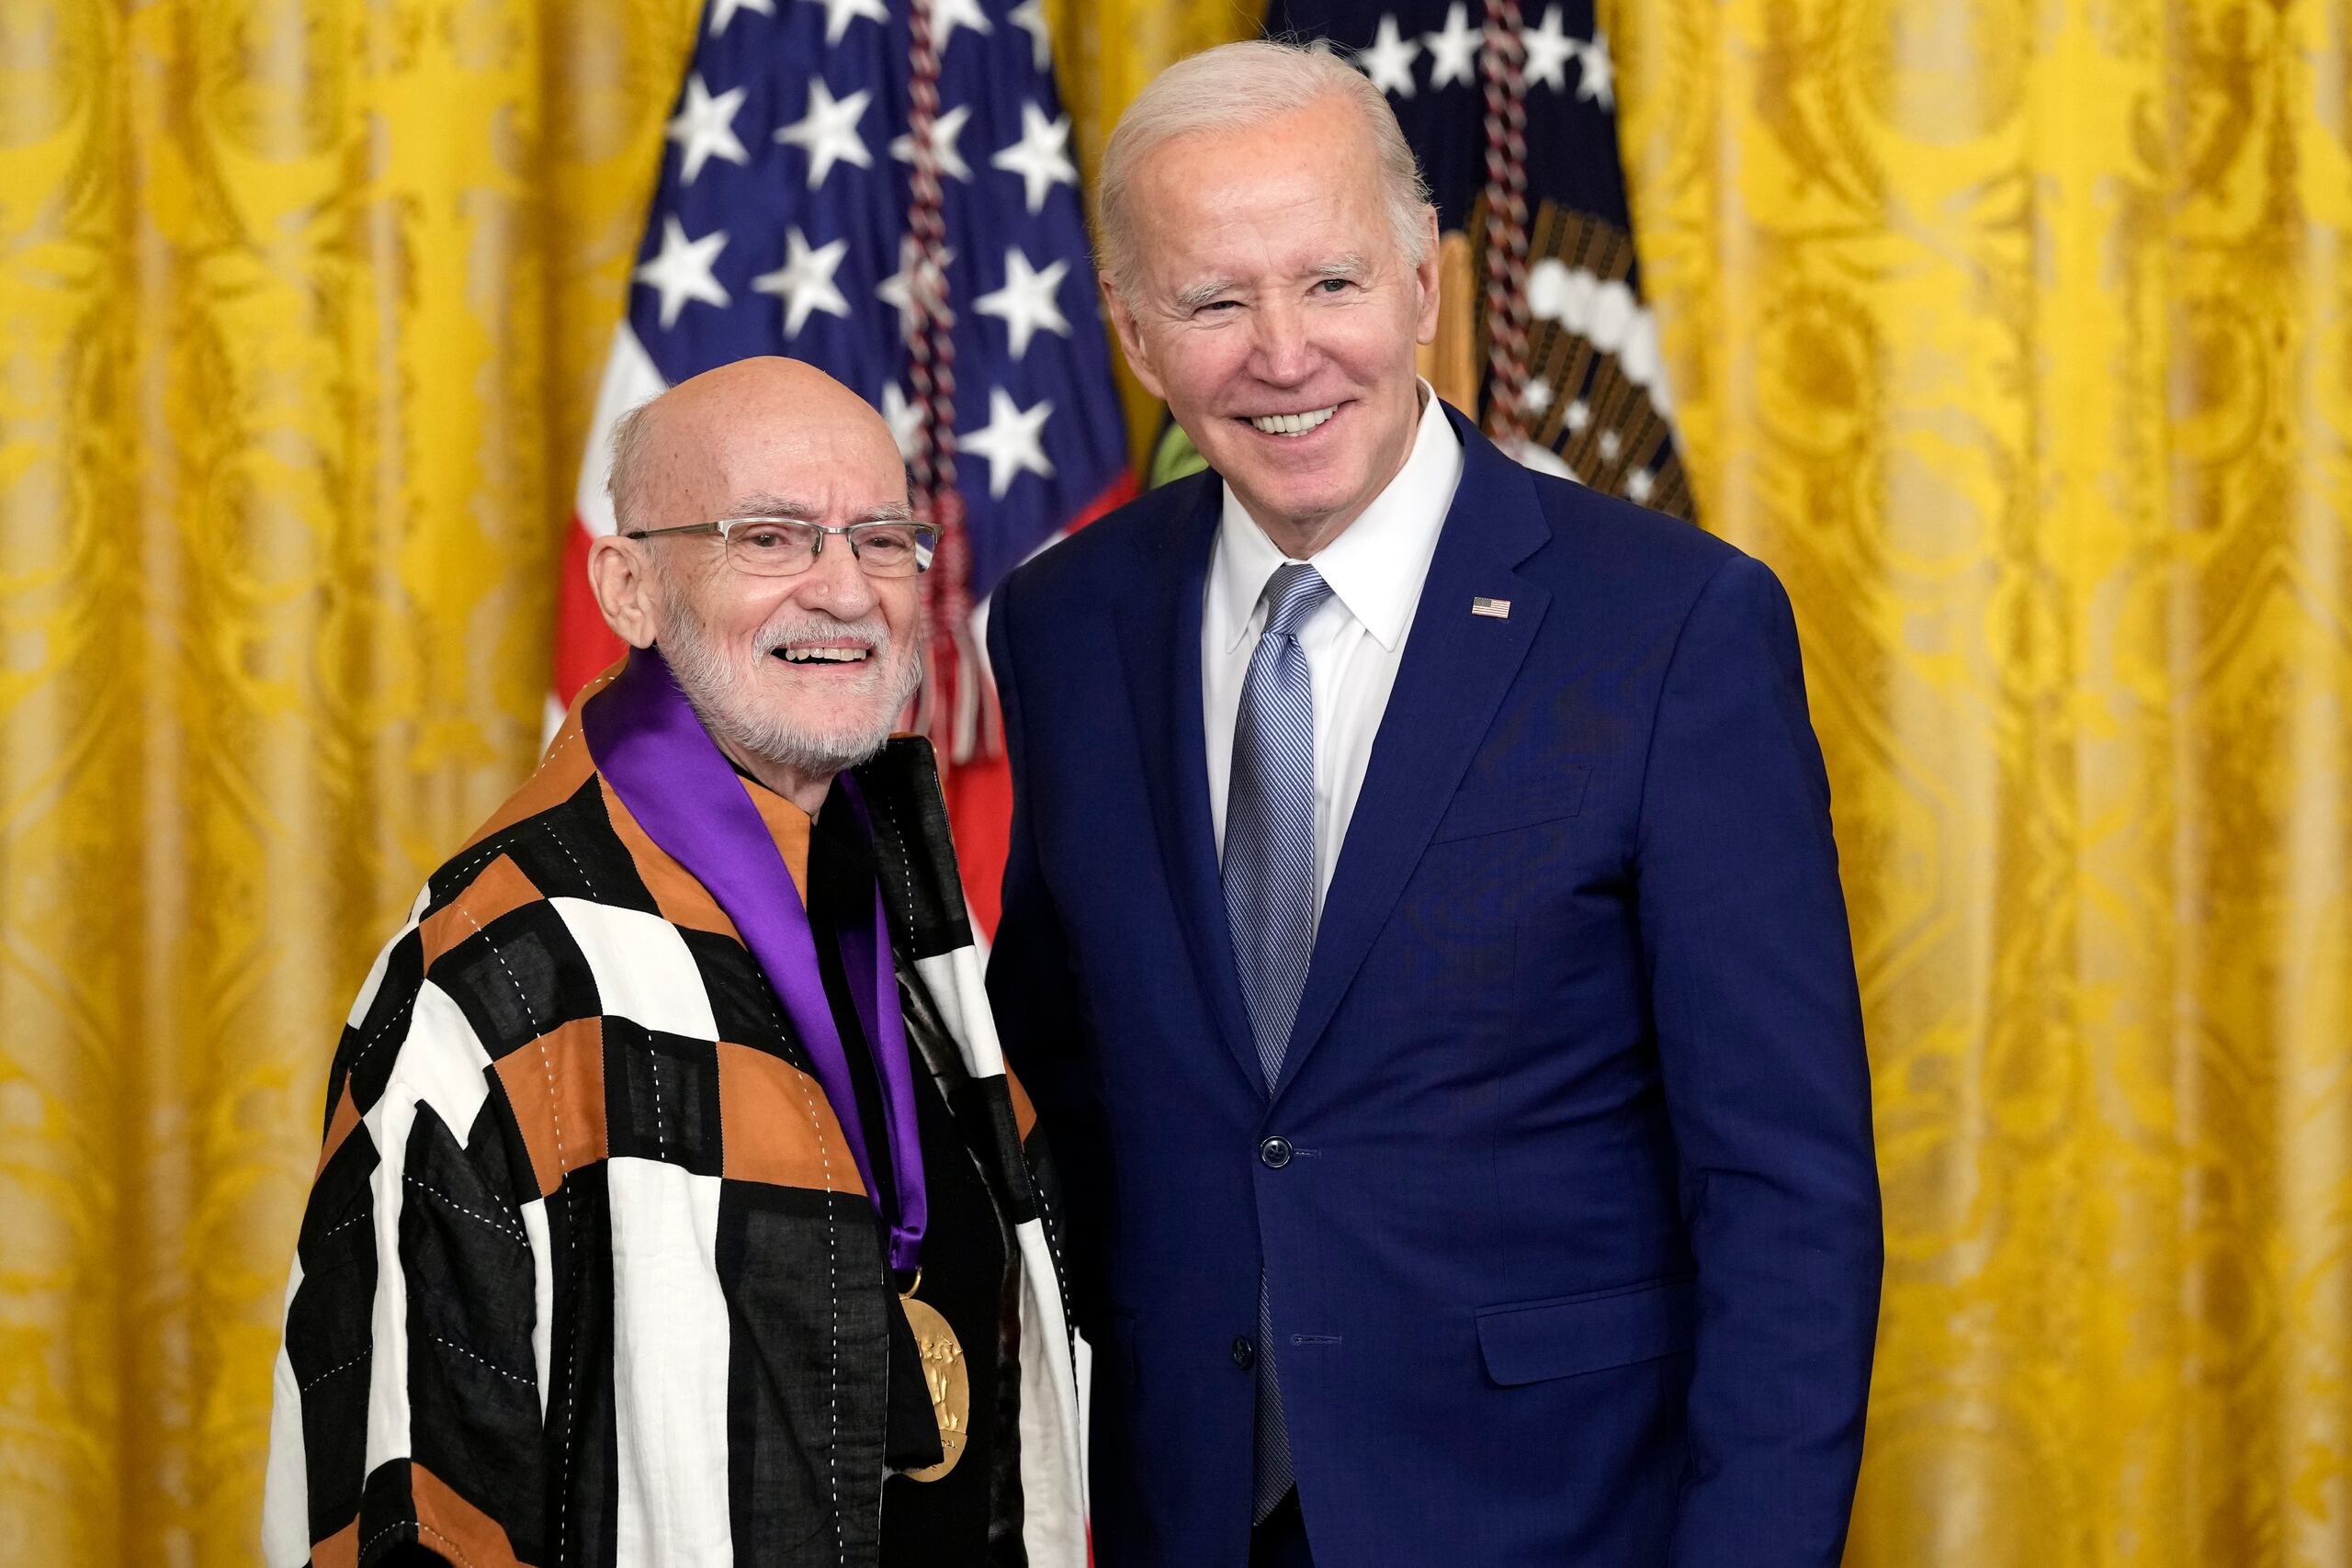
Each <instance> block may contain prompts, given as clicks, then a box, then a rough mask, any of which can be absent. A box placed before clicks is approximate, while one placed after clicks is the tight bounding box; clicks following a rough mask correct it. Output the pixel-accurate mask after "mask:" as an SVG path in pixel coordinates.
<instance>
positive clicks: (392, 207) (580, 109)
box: [0, 0, 692, 1568]
mask: <svg viewBox="0 0 2352 1568" xmlns="http://www.w3.org/2000/svg"><path fill="white" fill-rule="evenodd" d="M690 11H691V5H690V4H681V3H680V0H570V3H568V4H566V5H564V6H560V7H559V6H547V5H541V4H533V3H527V0H431V3H427V0H376V3H362V0H307V3H302V0H142V3H135V4H131V3H126V4H96V3H88V0H65V3H62V4H57V5H40V4H32V5H27V4H23V3H18V0H6V3H0V1521H5V1526H0V1562H6V1563H12V1564H13V1563H22V1564H27V1565H33V1564H39V1565H40V1568H58V1565H64V1564H74V1565H80V1564H94V1565H108V1568H111V1565H113V1564H118V1563H120V1564H131V1563H140V1564H146V1563H162V1562H174V1563H185V1564H197V1563H202V1564H224V1565H225V1564H230V1563H238V1564H243V1563H248V1562H252V1561H253V1560H254V1551H255V1541H256V1540H257V1518H258V1512H259V1507H260V1495H261V1461H262V1454H263V1444H264V1440H265V1428H266V1410H267V1400H268V1393H269V1370H270V1364H271V1360H272V1359H273V1357H274V1356H275V1354H276V1349H275V1346H276V1340H277V1322H278V1316H279V1311H280V1306H281V1302H282V1293H283V1292H284V1288H285V1271H286V1264H287V1259H288V1257H289V1256H290V1254H289V1253H288V1238H289V1237H290V1236H291V1235H292V1234H293V1225H294V1223H295V1221H296V1218H297V1216H298V1214H299V1213H300V1202H301V1198H302V1193H303V1190H304V1188H305V1186H306V1184H307V1181H308V1179H309V1175H310V1169H311V1162H312V1160H313V1159H314V1158H315V1157H316V1151H317V1147H318V1134H319V1130H320V1125H321V1109H322V1108H321V1096H322V1087H321V1086H322V1083H323V1081H324V1079H323V1076H322V1075H323V1072H324V1066H325V1062H326V1059H327V1055H328V1053H329V1052H330V1051H331V1049H332V1041H333V1039H334V1026H335V1025H336V1024H337V1023H338V1022H339V1021H340V1020H341V1017H342V1014H343V1012H344V1010H345V1008H346V1007H347V1006H348V1005H349V1003H350V999H351V996H352V993H353V991H354V990H355V989H356V985H357V983H358V980H359V978H360V976H361V975H362V974H364V973H365V970H366V967H367V964H368V956H369V954H370V953H371V952H372V950H373V949H374V948H375V947H376V946H377V945H378V944H379V943H380V942H382V941H383V940H384V938H385V937H386V936H387V935H389V934H390V931H391V930H392V929H393V927H394V926H395V925H396V924H397V923H398V920H399V917H400V915H401V911H402V910H403V909H404V908H405V907H406V905H407V903H408V900H409V899H410V897H412V896H413V894H414V892H415V889H416V886H417V885H418V881H419V878H420V877H421V875H422V874H423V873H424V871H425V870H426V869H428V868H429V867H430V866H431V865H432V864H434V863H435V862H436V861H437V860H438V859H440V858H441V856H442V855H444V854H445V853H447V851H448V850H449V848H450V847H451V846H452V845H454V844H456V843H458V841H459V840H461V839H462V838H463V837H464V836H465V834H466V833H467V832H468V831H469V829H471V828H472V827H473V825H474V824H475V823H476V822H477V821H479V820H480V819H481V817H482V816H483V815H485V814H486V813H487V811H488V810H489V808H490V807H492V806H494V805H495V804H496V803H497V802H498V801H499V800H500V799H501V798H502V797H503V796H504V795H505V794H506V793H507V792H508V790H509V789H511V788H512V786H513V784H514V782H515V779H516V777H517V776H518V775H519V773H520V772H522V771H523V770H524V769H526V766H527V763H528V760H529V758H530V757H531V755H532V753H533V751H534V750H536V745H537V732H538V728H539V723H540V713H541V709H542V705H543V704H544V701H545V688H546V685H547V679H548V641H549V635H550V619H549V617H550V610H551V604H552V590H553V586H554V582H553V578H552V572H553V570H554V567H555V561H556V549H557V546H558V544H559V543H560V539H561V535H560V532H559V531H558V530H559V526H560V523H561V522H562V520H563V518H564V516H565V513H566V512H567V510H568V504H569V497H570V495H571V490H572V484H573V476H574V474H575V472H576V470H577V464H578V449H579V443H580V440H581V431H582V425H583V424H584V423H585V420H586V416H587V413H588V412H589V407H590V404H591V401H592V400H593V397H594V388H595V383H596V378H597V376H598V373H599V370H600V369H601V367H602V364H603V360H604V355H605V346H606V344H607V343H608V342H609V340H610V336H611V333H612V323H613V321H614V315H615V310H616V304H617V301H618V300H619V299H620V295H621V287H622V280H623V278H625V276H627V273H628V265H629V263H630V261H631V260H632V258H633V255H634V253H635V249H636V244H637V239H638V233H639V225H640V224H641V223H642V221H643V218H642V206H643V202H644V199H645V197H646V195H647V193H648V192H649V190H650V186H651V182H652V174H653V169H654V159H653V154H654V151H655V148H656V147H657V145H658V142H659V138H660V135H661V128H662V120H663V118H665V116H666V112H667V109H668V106H669V102H670V99H671V96H672V95H673V94H674V93H675V92H676V90H677V80H676V77H677V65H678V61H679V60H680V58H681V53H680V51H681V50H682V49H683V47H684V43H685V41H686V39H687V30H688V29H690V28H691V27H692V20H691V16H690Z"/></svg>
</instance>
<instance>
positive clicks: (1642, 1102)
mask: <svg viewBox="0 0 2352 1568" xmlns="http://www.w3.org/2000/svg"><path fill="white" fill-rule="evenodd" d="M1455 426H1456V429H1457V430H1458V431H1459V432H1460V434H1461V435H1462V439H1463V443H1464V448H1465V452H1464V470H1463V475H1462V482H1461V486H1460V489H1459V491H1457V492H1456V495H1455V497H1454V502H1453V510H1452V512H1451V513H1449V514H1448V516H1447V518H1446V522H1445V526H1444V530H1443V533H1442V536H1441V537H1440V541H1439V544H1438V547H1437V553H1436V557H1435V558H1434V560H1433V561H1432V562H1431V564H1430V573H1429V580H1428V582H1427V585H1426V587H1425V589H1424V591H1423V592H1422V595H1421V599H1420V604H1419V610H1418V611H1417V613H1416V615H1415V617H1414V621H1413V626H1412V630H1411V633H1410V635H1409V637H1408V640H1407V642H1406V645H1405V653H1404V659H1403V662H1402V665H1401V667H1400V669H1399V671H1398V674H1397V682H1396V686H1395V689H1394V691H1393V693H1392V694H1391V695H1390V698H1389V701H1388V707H1387V711H1386V713H1385V716H1384V718H1383V721H1382V724H1381V727H1380V730H1379V734H1378V738H1377V739H1376V741H1375V742H1374V749H1373V754H1372V759H1371V763H1370V768H1369V772H1368V773H1367V775H1366V777H1365V780H1364V785H1363V793H1362V795H1361V797H1360V799H1359V801H1358V803H1357V806H1356V808H1355V814H1354V816H1353V818H1351V821H1350V823H1349V827H1348V833H1347V840H1346V843H1345V847H1344V848H1343V850H1342V851H1341V853H1340V861H1339V865H1338V867H1337V869H1336V872H1335V874H1334V875H1333V878H1332V881H1331V886H1330V891H1329V896H1328V897H1327V900H1326V902H1325V905H1324V908H1323V914H1322V918H1321V922H1320V925H1319V927H1318V930H1317V937H1316V946H1315V953H1314V958H1313V962H1312V964H1311V965H1310V968H1309V971H1308V975H1307V978H1306V994H1305V997H1304V998H1303V999H1302V1001H1301V1002H1300V1005H1299V1011H1298V1021H1297V1025H1296V1028H1295V1032H1293V1034H1292V1037H1291V1041H1290V1045H1289V1049H1288V1055H1286V1056H1285V1058H1284V1061H1283V1075H1282V1080H1281V1082H1280V1084H1279V1085H1278V1086H1277V1088H1276V1089H1275V1090H1274V1092H1273V1093H1272V1094H1271V1095H1270V1094H1269V1093H1268V1092H1267V1090H1266V1089H1265V1086H1264V1083H1263V1081H1262V1077H1261V1073H1260V1070H1259V1067H1258V1060H1257V1055H1256V1053H1255V1051H1254V1049H1253V1047H1252V1044H1251V1038H1250V1026H1249V1020H1248V1017H1247V1015H1246V1013H1245V1011H1244V1009H1243V1004H1242V998H1241V988H1240V983H1239V980H1238V976H1237V971H1236V969H1235V965H1234V960H1233V953H1232V944H1231V941H1230V938H1229V935H1228V932H1227V921H1226V913H1225V899H1224V896H1223V892H1222V889H1221V886H1220V884H1219V881H1218V872H1217V857H1216V845H1215V841H1214V839H1213V836H1212V833H1211V829H1210V820H1209V794H1208V781H1207V778H1206V773H1205V764H1204V761H1203V756H1204V753H1203V748H1202V718H1201V673H1200V671H1201V614H1202V599H1203V592H1204V583H1205V581H1206V576H1207V571H1208V565H1209V559H1210V554H1211V549H1212V546H1213V543H1214V540H1215V537H1216V523H1217V514H1218V507H1219V502H1220V497H1221V494H1222V491H1221V488H1220V483H1219V481H1218V480H1217V479H1216V478H1215V477H1214V476H1213V475H1202V476H1200V477H1198V478H1196V479H1189V480H1185V481H1183V482H1182V483H1179V484H1175V485H1171V486H1170V487H1168V488H1167V489H1165V490H1162V491H1157V492H1155V493H1153V494H1151V495H1148V496H1146V497H1145V498H1143V499H1142V500H1139V501H1137V502H1134V503H1132V504H1130V505H1128V506H1127V507H1125V508H1124V509H1122V510H1121V511H1120V512H1118V513H1114V515H1112V516H1110V517H1107V518H1105V519H1103V521H1102V522H1099V523H1097V524H1095V525H1093V526H1092V527H1091V528H1088V529H1086V530H1085V531H1083V532H1082V533H1080V535H1078V536H1076V537H1074V538H1072V539H1070V540H1069V541H1068V542H1066V543H1064V544H1061V545H1059V546H1057V547H1055V548H1053V549H1051V550H1048V551H1046V553H1045V554H1044V555H1042V556H1040V557H1039V558H1037V559H1036V560H1035V561H1033V562H1032V563H1030V564H1029V565H1028V566H1026V567H1024V568H1023V569H1022V570H1020V571H1018V572H1016V573H1014V574H1013V576H1012V579H1011V581H1009V582H1007V583H1006V584H1005V585H1004V586H1003V587H1002V588H1001V589H1000V590H999V592H998V594H997V597H996V601H995V607H994V610H993V612H992V619H991V624H990V626H989V647H990V649H991V653H992V656H993V662H994V667H995V673H996V679H997V682H998V686H999V689H1000V691H1001V694H1002V696H1003V703H1004V711H1005V716H1006V721H1007V726H1008V730H1009V734H1010V737H1011V746H1012V766H1013V781H1014V789H1015V796H1014V798H1015V808H1014V818H1013V830H1012V859H1011V863H1010V865H1009V867H1008V869H1007V872H1006V876H1005V885H1004V912H1003V919H1002V926H1001V931H1000V933H999V936H998V939H997V943H996V949H995V954H994V958H993V961H992V964H991V966H990V970H989V994H990V998H991V999H992V1001H993V1003H994V1006H995V1009H996V1012H997V1017H998V1021H999V1027H1000V1029H1001V1032H1002V1034H1003V1037H1004V1043H1005V1046H1006V1051H1007V1054H1008V1055H1009V1056H1010V1058H1011V1059H1012V1063H1013V1065H1014V1067H1015V1070H1016V1071H1017V1072H1018V1073H1019V1074H1020V1075H1021V1076H1022V1077H1023V1080H1024V1081H1025V1083H1026V1084H1027V1085H1028V1087H1029V1089H1030V1090H1031V1092H1032V1093H1033V1095H1035V1098H1036V1099H1037V1100H1038V1101H1039V1102H1040V1110H1041V1113H1042V1115H1043V1116H1044V1118H1045V1122H1044V1125H1045V1130H1046V1137H1047V1139H1048V1141H1049V1142H1050V1143H1051V1144H1052V1145H1053V1146H1054V1148H1055V1150H1056V1152H1057V1156H1059V1161H1060V1165H1061V1168H1062V1171H1063V1175H1064V1179H1065V1181H1066V1184H1067V1186H1066V1191H1065V1194H1064V1199H1063V1202H1062V1204H1061V1207H1062V1210H1063V1213H1061V1214H1059V1215H1056V1216H1054V1217H1055V1218H1056V1219H1057V1220H1062V1221H1066V1223H1067V1224H1068V1226H1069V1231H1070V1235H1069V1255H1070V1257H1071V1258H1073V1259H1074V1266H1075V1268H1076V1269H1077V1270H1078V1274H1077V1278H1076V1279H1075V1280H1073V1281H1072V1284H1073V1289H1074V1292H1075V1293H1076V1296H1077V1299H1078V1303H1079V1313H1080V1322H1081V1324H1082V1325H1083V1326H1084V1328H1085V1330H1086V1333H1087V1336H1088V1337H1089V1339H1090V1340H1091V1341H1092V1343H1093V1344H1094V1346H1095V1347H1096V1361H1095V1378H1094V1406H1093V1408H1094V1436H1093V1452H1092V1475H1093V1490H1092V1502H1093V1509H1094V1527H1095V1543H1096V1550H1097V1553H1098V1560H1099V1561H1100V1562H1102V1563H1103V1568H1142V1565H1151V1568H1160V1565H1166V1568H1222V1565H1228V1564H1229V1565H1233V1568H1239V1565H1240V1564H1241V1563H1242V1562H1244V1561H1245V1559H1246V1557H1247V1552H1248V1537H1249V1529H1250V1430H1251V1419H1252V1417H1251V1410H1252V1402H1253V1392H1252V1391H1253V1380H1252V1375H1251V1372H1250V1368H1249V1365H1248V1363H1249V1361H1250V1358H1251V1356H1252V1355H1253V1354H1255V1353H1256V1352H1257V1347H1256V1346H1255V1344H1254V1343H1253V1339H1252V1337H1253V1335H1254V1334H1255V1330H1256V1317H1257V1292H1258V1280H1259V1273H1260V1270H1261V1268H1262V1269H1263V1270H1264V1271H1265V1275H1266V1278H1267V1280H1268V1284H1269V1288H1270V1291H1271V1293H1272V1316H1273V1326H1274V1340H1275V1343H1274V1346H1273V1349H1274V1351H1275V1354H1276V1355H1277V1357H1278V1365H1279V1367H1280V1369H1281V1377H1282V1385H1283V1404H1284V1407H1285V1411H1286V1414H1287V1416H1288V1421H1289V1428H1290V1438H1291V1447H1292V1450H1293V1452H1294V1455H1295V1461H1296V1465H1297V1473H1298V1485H1299V1497H1300V1501H1301V1504H1302V1506H1303V1507H1304V1508H1305V1511H1306V1523H1307V1530H1308V1535H1309V1537H1310V1539H1311V1540H1312V1541H1313V1544H1314V1549H1315V1554H1316V1559H1317V1562H1318V1564H1320V1565H1321V1568H1374V1565H1375V1564H1378V1565H1382V1568H1388V1565H1395V1564H1423V1563H1430V1564H1437V1563H1443V1564H1463V1565H1469V1564H1476V1565H1478V1568H1487V1565H1505V1564H1508V1565H1520V1564H1562V1565H1566V1564H1577V1565H1578V1568H1584V1565H1590V1564H1620V1563H1666V1562H1674V1563H1677V1564H1679V1568H1715V1565H1719V1564H1720V1565H1722V1568H1733V1565H1735V1564H1736V1565H1737V1568H1767V1565H1775V1564H1799V1563H1804V1564H1820V1565H1827V1564H1833V1563H1835V1562H1837V1561H1838V1554H1839V1551H1840V1547H1841V1543H1842V1541H1843V1540H1844V1537H1845V1532H1846V1524H1847V1517H1848V1513H1849V1507H1850V1505H1851V1500H1852V1495H1853V1486H1854V1476H1855V1470H1856V1466H1857V1464H1858V1462H1859V1460H1860V1449H1861V1440H1862V1416H1863V1407H1864V1404H1865V1401H1866V1396H1867V1393H1868V1389H1869V1382H1870V1366H1871V1343H1872V1338H1873V1334H1874V1330H1875V1325H1876V1322H1877V1314H1878V1292H1879V1272H1880V1262H1881V1250H1880V1231H1879V1197H1878V1181H1877V1173H1876V1166H1875V1162H1874V1160H1873V1157H1872V1149H1871V1110H1870V1084H1869V1072H1868V1067H1867V1066H1866V1063H1865V1060H1864V1055H1863V1047H1862V1032H1861V1022H1860V1008H1859V1005H1858V1002H1857V999H1856V994H1855V985H1854V974H1853V960H1852V953H1851V948H1850V944H1849V938H1848V934H1847V926H1846V914H1845V907H1844V903H1843V900H1842V897H1841V895H1840V892H1839V889H1838V865H1837V852H1836V848H1835V846H1834V844H1833V843H1832V841H1831V838H1830V827H1829V797H1828V786H1827V783H1826V778H1825V776H1824V774H1823V771H1822V765H1821V757H1820V751H1819V749H1818V747H1817V746H1816V745H1815V739H1814V735H1813V729H1812V726H1811V723H1810V720H1809V719H1808V717H1807V715H1806V710H1805V698H1804V681H1803V675H1802V672H1801V671H1800V668H1799V662H1798V653H1797V640H1796V634H1795V627H1794V624H1793V622H1792V618H1791V615H1790V612H1789V604H1788V600H1787V598H1786V596H1785V595H1784V594H1783V593H1782V592H1781V586H1780V584H1779V582H1778V581H1776V580H1775V579H1774V578H1773V576H1772V574H1771V573H1770V571H1768V570H1766V569H1765V568H1764V567H1762V566H1761V565H1759V564H1758V563H1757V562H1756V561H1755V560H1753V559H1751V558H1748V557H1747V556H1745V555H1742V554H1740V553H1739V552H1738V551H1737V550H1735V549H1733V548H1732V547H1729V546H1727V545H1725V544H1724V543H1722V542H1721V541H1719V540H1717V539H1714V538H1713V537H1710V536H1708V535H1706V534H1704V533H1702V532H1701V531H1700V530H1698V529H1696V528H1693V527H1691V526H1689V525H1684V524H1681V523H1678V522H1675V521H1673V520H1670V519H1668V518H1664V517H1660V516H1658V515H1656V514H1654V513H1647V512H1644V511H1641V510H1640V509H1638V508H1635V507H1633V506H1629V505H1626V504H1624V503H1623V502H1615V501H1611V500H1609V499H1607V498H1605V497H1602V496H1599V495H1596V494H1594V493H1593V492H1591V491H1586V490H1583V489H1579V488H1578V487H1577V486H1575V485H1572V484H1568V483H1566V482H1564V481H1560V480H1555V479H1548V478H1544V477H1539V476H1536V475H1533V474H1531V473H1529V472H1528V471H1526V470H1525V469H1523V468H1521V467H1519V466H1518V465H1517V464H1515V463H1513V462H1511V461H1510V459H1509V458H1507V457H1504V456H1503V455H1502V454H1501V453H1499V452H1498V450H1496V448H1495V447H1493V446H1490V445H1489V444H1488V443H1487V441H1486V440H1484V439H1483V438H1482V437H1481V436H1479V435H1478V434H1477V433H1476V431H1475V430H1474V429H1472V428H1471V427H1470V426H1469V425H1468V424H1467V423H1464V422H1463V421H1461V420H1460V419H1459V418H1457V419H1456V420H1455ZM1474 597H1483V598H1488V599H1497V600H1505V601H1508V602H1509V604H1510V614H1509V615H1508V616H1507V617H1502V618H1497V617H1492V616H1487V615H1472V614H1471V613H1470V604H1471V600H1472V599H1473V598H1474ZM1270 1138H1280V1139H1283V1140H1287V1142H1288V1144H1289V1145H1291V1146H1292V1147H1293V1148H1295V1154H1294V1155H1292V1156H1290V1157H1288V1158H1287V1159H1286V1160H1285V1159H1284V1158H1283V1151H1282V1150H1281V1149H1280V1148H1279V1147H1278V1148H1276V1149H1274V1150H1272V1152H1271V1154H1270V1153H1269V1151H1268V1150H1267V1148H1266V1140H1268V1139H1270Z"/></svg>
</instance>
